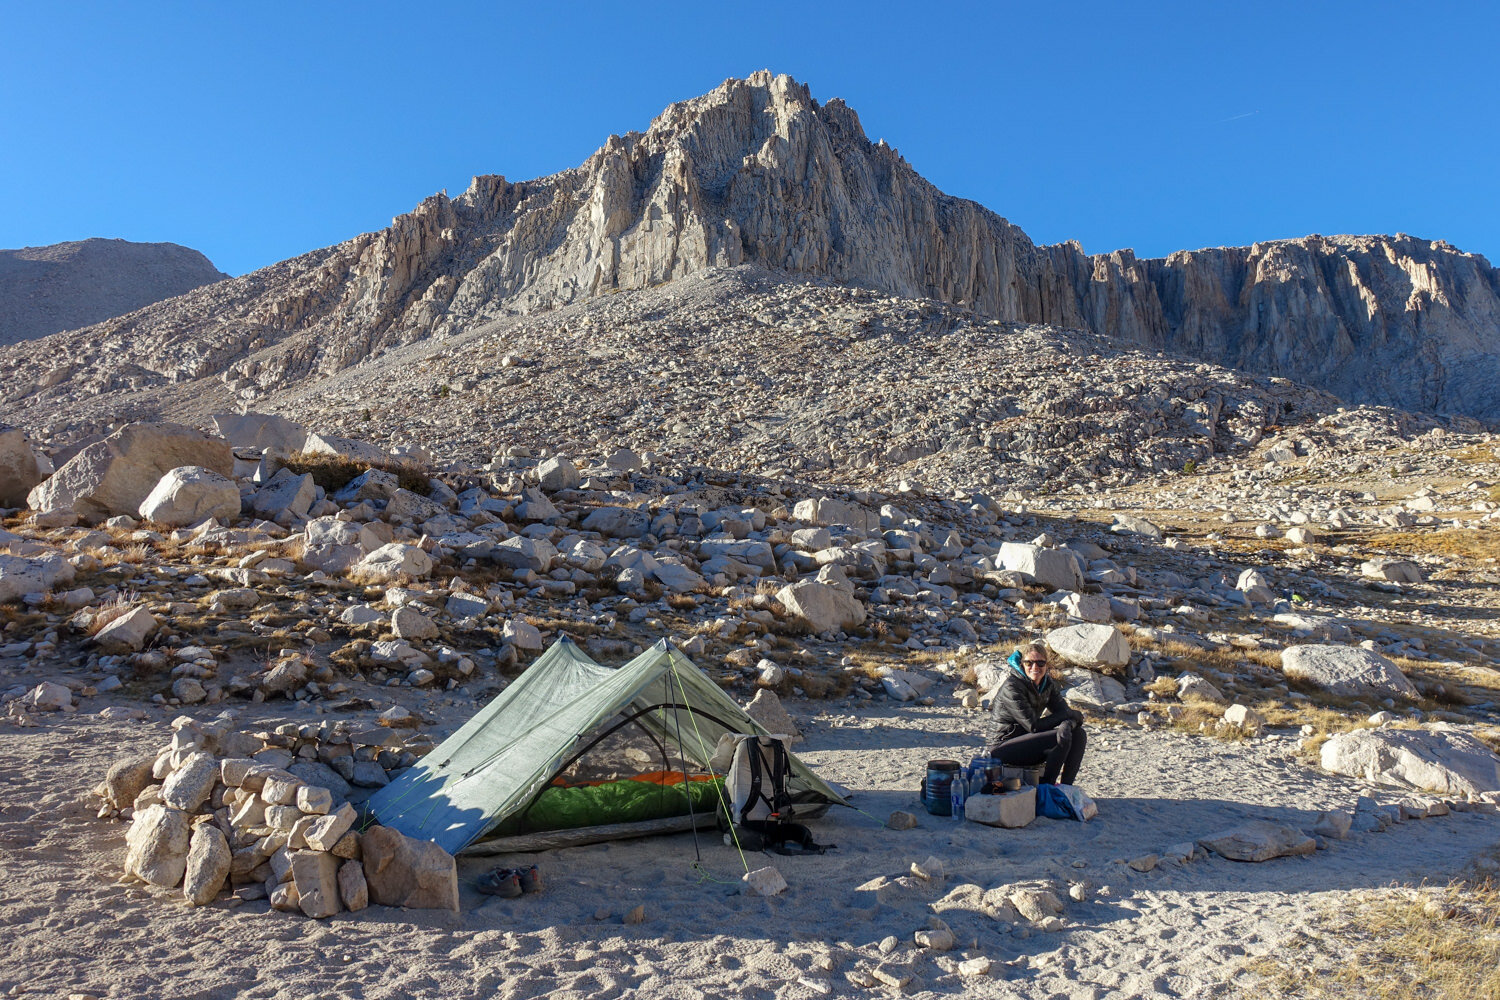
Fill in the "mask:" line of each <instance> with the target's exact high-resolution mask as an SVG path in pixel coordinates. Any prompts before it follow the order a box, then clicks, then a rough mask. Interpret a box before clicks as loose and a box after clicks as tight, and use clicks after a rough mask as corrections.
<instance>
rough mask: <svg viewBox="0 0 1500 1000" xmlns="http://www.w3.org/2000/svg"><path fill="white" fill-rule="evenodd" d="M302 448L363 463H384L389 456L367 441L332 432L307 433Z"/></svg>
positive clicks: (306, 450)
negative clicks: (336, 434) (339, 435)
mask: <svg viewBox="0 0 1500 1000" xmlns="http://www.w3.org/2000/svg"><path fill="white" fill-rule="evenodd" d="M302 450H303V451H304V452H306V453H307V454H309V455H330V456H332V457H334V458H342V459H345V460H347V461H350V462H356V463H364V464H365V465H384V464H386V463H387V462H389V461H390V460H391V456H390V455H389V454H388V453H387V452H386V451H385V450H384V449H382V448H378V447H376V446H375V445H373V444H371V443H370V442H368V441H360V440H357V439H355V438H346V437H335V436H334V435H332V434H309V435H308V436H307V441H306V443H305V444H303V446H302Z"/></svg>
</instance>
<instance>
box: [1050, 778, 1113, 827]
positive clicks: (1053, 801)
mask: <svg viewBox="0 0 1500 1000" xmlns="http://www.w3.org/2000/svg"><path fill="white" fill-rule="evenodd" d="M1036 811H1037V812H1038V813H1039V814H1041V815H1043V816H1050V817H1052V818H1053V819H1072V820H1077V821H1078V822H1080V823H1087V822H1088V821H1089V820H1091V819H1093V818H1094V817H1095V816H1097V815H1098V814H1099V807H1098V806H1097V805H1095V804H1094V800H1093V799H1091V798H1089V797H1088V796H1087V795H1085V794H1084V793H1083V791H1082V789H1079V788H1075V787H1074V786H1072V785H1038V786H1037V789H1036Z"/></svg>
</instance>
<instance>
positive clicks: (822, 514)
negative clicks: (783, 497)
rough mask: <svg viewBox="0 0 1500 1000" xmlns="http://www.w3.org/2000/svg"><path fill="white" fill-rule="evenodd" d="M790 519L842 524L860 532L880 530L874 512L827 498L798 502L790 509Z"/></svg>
mask: <svg viewBox="0 0 1500 1000" xmlns="http://www.w3.org/2000/svg"><path fill="white" fill-rule="evenodd" d="M792 517H794V518H796V519H797V520H798V521H802V522H804V523H806V524H843V525H848V526H849V527H851V528H858V529H860V530H861V531H879V530H880V515H879V514H877V513H876V512H875V511H873V510H870V509H869V508H867V507H862V506H860V505H859V504H857V503H848V502H847V501H844V500H832V499H830V498H828V497H822V498H819V499H813V500H802V501H799V502H798V503H797V505H796V506H795V507H793V508H792Z"/></svg>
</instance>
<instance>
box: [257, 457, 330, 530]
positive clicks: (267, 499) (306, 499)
mask: <svg viewBox="0 0 1500 1000" xmlns="http://www.w3.org/2000/svg"><path fill="white" fill-rule="evenodd" d="M317 495H318V487H317V485H316V484H314V483H313V477H312V473H307V472H305V473H303V474H302V475H300V476H299V475H297V473H295V472H293V471H292V470H291V469H279V470H278V471H277V472H276V475H274V476H272V477H271V478H270V479H269V480H268V481H267V482H266V483H265V485H263V486H261V488H260V489H258V490H256V491H255V496H254V498H253V499H252V500H251V501H250V509H251V511H253V512H254V513H255V514H258V515H259V516H261V517H265V518H270V519H272V520H275V519H276V518H278V517H281V516H282V515H289V516H291V517H294V518H301V517H306V516H307V512H308V511H309V510H311V509H312V505H313V500H314V499H316V498H317Z"/></svg>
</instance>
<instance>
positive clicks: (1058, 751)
mask: <svg viewBox="0 0 1500 1000" xmlns="http://www.w3.org/2000/svg"><path fill="white" fill-rule="evenodd" d="M1087 743H1088V736H1087V735H1085V734H1084V731H1083V727H1082V726H1079V725H1076V724H1074V723H1071V722H1065V723H1063V724H1062V725H1060V726H1058V727H1057V728H1056V729H1049V730H1046V731H1044V732H1040V733H1027V734H1026V735H1025V736H1016V737H1013V738H1011V739H1008V740H1006V741H1005V742H1004V743H1000V744H997V745H996V746H993V747H991V748H990V756H991V757H995V758H998V759H999V760H1000V762H1001V763H1002V764H1005V765H1006V766H1008V767H1035V766H1036V765H1038V764H1042V763H1045V764H1046V767H1045V768H1043V769H1042V783H1043V784H1047V785H1050V784H1052V783H1053V782H1054V781H1057V780H1058V776H1059V773H1061V777H1062V783H1063V784H1065V785H1071V784H1072V783H1073V779H1074V778H1076V777H1078V766H1079V765H1080V764H1082V763H1083V750H1084V747H1085V745H1086V744H1087Z"/></svg>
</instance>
